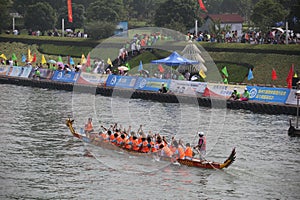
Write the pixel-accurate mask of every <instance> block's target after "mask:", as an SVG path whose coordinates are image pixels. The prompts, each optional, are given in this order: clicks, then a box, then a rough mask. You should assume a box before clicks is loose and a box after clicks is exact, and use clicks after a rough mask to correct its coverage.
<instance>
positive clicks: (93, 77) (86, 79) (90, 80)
mask: <svg viewBox="0 0 300 200" xmlns="http://www.w3.org/2000/svg"><path fill="white" fill-rule="evenodd" d="M107 78H108V75H107V74H91V73H87V72H81V73H80V76H79V78H78V80H77V83H79V84H87V85H105V83H106V80H107Z"/></svg>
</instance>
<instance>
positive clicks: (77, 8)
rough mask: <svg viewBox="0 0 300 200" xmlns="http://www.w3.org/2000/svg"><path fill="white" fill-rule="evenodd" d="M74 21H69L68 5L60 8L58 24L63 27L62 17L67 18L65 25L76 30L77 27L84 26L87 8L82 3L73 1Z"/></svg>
mask: <svg viewBox="0 0 300 200" xmlns="http://www.w3.org/2000/svg"><path fill="white" fill-rule="evenodd" d="M72 10H73V22H72V23H70V22H68V20H67V19H68V8H67V6H64V7H62V8H61V9H59V11H58V13H59V15H58V21H57V26H58V27H61V22H62V18H64V19H65V27H66V28H70V29H72V30H75V28H83V26H84V20H85V9H84V6H83V5H82V4H77V3H72Z"/></svg>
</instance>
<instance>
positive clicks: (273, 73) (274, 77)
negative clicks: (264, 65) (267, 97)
mask: <svg viewBox="0 0 300 200" xmlns="http://www.w3.org/2000/svg"><path fill="white" fill-rule="evenodd" d="M272 80H273V81H275V80H277V74H276V71H275V69H272Z"/></svg>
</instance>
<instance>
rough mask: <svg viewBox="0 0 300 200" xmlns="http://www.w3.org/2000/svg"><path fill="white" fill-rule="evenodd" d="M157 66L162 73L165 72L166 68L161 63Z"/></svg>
mask: <svg viewBox="0 0 300 200" xmlns="http://www.w3.org/2000/svg"><path fill="white" fill-rule="evenodd" d="M157 68H158V70H159V71H160V73H164V71H165V69H164V68H163V67H162V66H161V65H158V67H157Z"/></svg>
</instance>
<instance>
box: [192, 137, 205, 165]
mask: <svg viewBox="0 0 300 200" xmlns="http://www.w3.org/2000/svg"><path fill="white" fill-rule="evenodd" d="M198 136H199V140H198V144H197V146H195V147H194V149H196V150H197V151H198V152H199V154H200V159H201V160H203V159H204V158H205V155H206V137H205V136H204V133H203V132H198Z"/></svg>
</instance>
